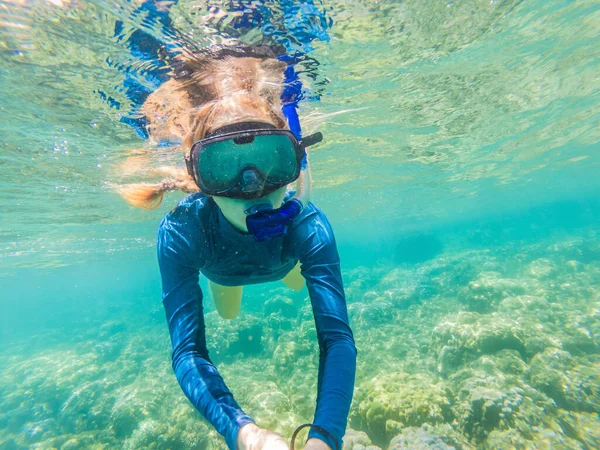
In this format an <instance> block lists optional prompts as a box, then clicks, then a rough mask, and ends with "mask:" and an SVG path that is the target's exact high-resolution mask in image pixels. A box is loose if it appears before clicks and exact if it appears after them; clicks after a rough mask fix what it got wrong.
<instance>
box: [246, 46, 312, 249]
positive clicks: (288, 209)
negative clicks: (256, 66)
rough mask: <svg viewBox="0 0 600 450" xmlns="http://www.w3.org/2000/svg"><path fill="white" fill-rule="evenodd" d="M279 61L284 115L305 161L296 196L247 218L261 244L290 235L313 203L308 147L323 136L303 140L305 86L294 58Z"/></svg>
mask: <svg viewBox="0 0 600 450" xmlns="http://www.w3.org/2000/svg"><path fill="white" fill-rule="evenodd" d="M278 59H280V60H281V61H286V62H288V67H287V69H286V70H285V72H284V75H285V81H284V83H285V84H284V88H283V92H282V93H281V101H282V105H283V106H282V107H281V109H282V111H283V114H284V116H285V118H286V119H287V122H288V126H289V127H290V131H291V132H292V133H294V135H295V136H296V139H298V141H299V142H300V143H301V144H302V146H303V147H304V158H303V159H302V165H301V169H300V175H299V176H298V180H297V181H296V193H295V194H294V196H293V197H292V198H291V199H290V200H288V201H287V202H285V203H284V204H283V205H281V207H279V208H277V209H266V210H261V211H257V212H255V213H254V214H251V215H249V216H247V217H246V227H247V228H248V232H250V233H251V234H252V235H253V236H254V237H255V239H256V240H257V241H259V242H262V241H266V240H269V239H273V238H275V237H279V236H283V235H285V234H286V232H287V226H288V225H289V224H290V222H291V221H292V220H294V218H296V217H297V216H298V215H299V214H300V213H301V212H302V210H303V209H304V207H305V206H306V205H307V204H308V202H309V201H310V196H311V194H312V178H311V175H310V166H309V164H308V155H307V154H306V147H308V146H310V145H313V144H316V143H318V142H321V141H322V140H323V135H322V134H321V133H315V134H312V135H310V136H307V137H306V138H305V139H302V129H301V127H300V119H299V118H298V111H297V107H298V101H299V100H300V98H301V97H302V83H301V81H300V80H299V79H298V74H296V71H295V70H294V67H293V65H292V64H291V63H290V61H292V62H293V60H292V58H290V57H289V56H287V55H282V56H280V57H279V58H278Z"/></svg>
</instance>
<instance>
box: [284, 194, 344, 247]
mask: <svg viewBox="0 0 600 450" xmlns="http://www.w3.org/2000/svg"><path fill="white" fill-rule="evenodd" d="M288 234H289V238H290V242H289V244H290V245H292V247H293V248H295V249H296V251H297V252H299V254H298V256H299V257H300V258H302V257H303V256H306V255H308V254H315V253H319V254H323V253H324V252H325V253H331V256H332V257H334V259H336V258H337V250H336V242H335V236H334V233H333V229H332V227H331V224H330V223H329V220H328V219H327V216H326V215H325V213H324V212H323V211H321V210H320V209H319V208H317V207H316V206H315V205H314V204H312V203H310V202H309V203H308V205H306V207H305V208H304V209H303V210H302V212H301V213H300V214H299V215H298V217H296V218H295V219H294V221H293V222H292V225H291V227H290V229H289V231H288Z"/></svg>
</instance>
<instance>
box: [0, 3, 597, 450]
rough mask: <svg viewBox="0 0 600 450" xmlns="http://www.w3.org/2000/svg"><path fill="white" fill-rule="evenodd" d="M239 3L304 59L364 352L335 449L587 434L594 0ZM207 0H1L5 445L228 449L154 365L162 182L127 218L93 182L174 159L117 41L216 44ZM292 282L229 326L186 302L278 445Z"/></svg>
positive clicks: (253, 301) (304, 411) (321, 201)
mask: <svg viewBox="0 0 600 450" xmlns="http://www.w3.org/2000/svg"><path fill="white" fill-rule="evenodd" d="M256 3H257V4H258V3H260V4H262V5H266V6H265V7H267V8H268V9H269V10H270V11H272V16H271V20H272V24H274V25H273V26H274V27H275V29H277V27H280V28H279V29H277V30H279V31H277V32H276V33H275V35H274V36H275V37H274V39H275V40H277V41H278V42H280V43H281V42H283V43H284V44H285V45H286V46H287V49H288V51H291V50H297V51H302V52H304V53H306V54H307V55H308V56H309V57H310V58H312V59H309V60H307V62H305V63H303V64H300V65H299V66H298V69H299V71H300V72H301V79H302V80H303V82H304V86H305V88H306V92H305V96H306V98H305V99H304V100H303V101H302V102H301V103H300V117H301V120H302V121H303V124H304V127H305V130H306V131H307V132H311V131H313V130H314V131H316V130H319V131H322V132H323V134H324V136H325V141H324V143H323V144H322V145H320V146H318V147H315V149H314V150H313V151H312V152H311V166H312V170H313V181H314V186H313V201H314V203H315V204H316V205H318V206H319V207H320V208H321V209H322V210H323V211H324V212H325V213H326V214H327V216H328V217H329V219H330V221H331V223H332V226H333V228H334V230H335V233H336V239H337V242H338V247H339V251H340V256H341V260H342V273H343V277H344V284H345V290H346V297H347V303H348V310H349V315H350V320H351V325H352V327H353V331H354V334H355V338H356V343H357V347H358V351H359V355H358V367H357V379H356V389H355V395H354V401H353V405H352V409H351V411H350V416H349V424H348V431H347V435H346V438H345V447H344V448H345V449H353V450H359V449H361V448H363V447H360V445H362V446H364V447H366V446H368V445H375V446H378V447H380V448H382V449H386V448H388V447H391V448H397V449H416V448H419V449H421V448H425V449H434V448H435V449H440V448H442V449H443V448H450V447H454V448H465V449H471V448H484V449H500V448H507V449H509V448H525V449H538V448H560V449H593V448H598V447H599V446H600V431H599V430H600V420H599V418H598V414H599V413H600V341H599V338H598V336H600V297H599V294H598V292H600V289H599V286H600V240H599V224H600V195H599V193H600V185H599V182H598V177H597V174H598V171H599V156H598V155H599V154H600V153H599V150H600V144H599V143H600V133H599V130H600V126H599V125H600V78H599V77H598V73H600V54H599V53H598V49H599V48H600V7H599V6H598V5H597V4H596V3H597V2H594V1H592V0H587V1H578V2H559V1H549V2H541V1H535V0H522V1H492V2H479V1H475V0H472V1H461V2H447V1H444V2H428V3H424V2H418V1H404V2H393V1H379V2H371V1H366V0H365V1H347V0H333V1H325V0H324V1H323V2H322V3H321V2H315V3H314V5H313V3H311V2H298V3H294V2H287V1H286V2H281V3H280V2H264V3H263V2H256ZM210 5H212V9H211V8H210V7H209V6H210ZM210 5H209V4H208V3H206V2H192V1H180V2H178V3H177V4H176V5H175V6H173V7H172V8H171V9H170V12H169V14H168V16H169V17H170V19H169V20H170V21H171V25H170V26H171V27H174V28H176V29H177V30H178V33H179V34H173V33H172V31H170V30H171V29H170V28H169V27H166V26H164V24H163V23H162V22H160V21H154V22H153V21H150V20H148V19H147V18H146V19H144V17H145V16H144V14H142V15H136V14H135V13H134V11H135V10H136V8H137V7H138V6H139V3H137V2H127V1H124V0H117V1H114V2H110V3H109V2H100V1H85V2H84V1H66V0H60V1H59V0H56V1H45V0H35V1H34V0H30V1H17V0H4V1H0V58H2V65H1V67H0V87H1V89H0V129H1V137H0V142H1V143H2V148H1V150H0V189H1V190H2V196H1V197H0V282H1V284H2V287H3V288H4V289H3V292H4V295H3V296H2V298H1V299H0V449H2V450H5V449H23V448H39V449H46V448H47V449H50V448H58V449H83V448H86V449H88V448H97V449H101V448H102V449H109V448H123V449H142V448H156V449H224V448H225V444H224V441H223V439H222V438H221V437H220V436H218V435H217V434H216V433H215V431H214V430H213V429H212V428H211V427H210V425H209V424H207V423H206V422H205V421H204V420H203V419H202V418H201V416H200V415H199V414H198V413H197V412H196V411H195V410H194V409H193V407H192V406H191V405H190V404H189V402H188V401H187V399H186V398H185V397H184V396H183V394H182V392H181V390H180V388H179V386H178V385H177V381H176V379H175V377H174V375H173V373H172V369H171V367H170V342H169V336H168V330H167V327H166V322H165V318H164V312H163V310H162V305H161V302H160V278H159V272H158V266H157V263H156V258H155V253H156V250H155V236H156V229H157V226H158V223H159V221H160V220H161V218H162V217H163V216H164V215H165V214H166V213H167V212H168V211H169V210H170V209H171V208H172V207H173V206H174V205H175V204H176V203H177V201H179V200H180V199H181V198H182V196H183V194H181V193H170V194H168V195H167V197H166V198H165V200H164V202H163V204H162V205H161V207H160V208H159V209H158V210H155V211H143V210H137V209H134V208H131V207H130V206H128V205H127V204H126V203H125V202H124V201H123V200H122V199H121V198H120V196H119V195H118V194H117V193H116V192H115V190H114V188H113V186H114V185H115V184H122V183H128V182H135V181H143V180H142V179H141V178H136V177H135V176H129V177H128V175H126V174H125V175H124V174H123V173H122V171H121V167H122V163H123V162H124V161H125V160H126V159H127V158H128V157H130V156H131V154H132V152H133V151H136V150H140V149H146V151H147V154H149V155H151V157H150V158H149V159H148V160H147V161H146V162H147V163H148V164H150V165H151V166H160V165H165V164H179V165H180V166H181V164H182V161H181V158H180V155H179V154H178V153H176V152H170V151H167V150H160V149H156V148H155V147H151V146H149V145H148V144H147V143H145V142H144V141H143V140H141V139H140V138H139V136H138V134H137V133H136V131H135V130H134V129H133V128H132V127H131V126H129V125H128V123H125V122H126V121H125V122H124V121H123V117H135V114H136V111H137V109H136V108H137V106H139V105H136V103H135V101H134V99H132V98H131V96H130V95H128V91H127V90H126V88H125V87H126V86H127V85H128V81H127V80H130V81H129V82H131V80H132V79H133V80H134V81H135V82H136V83H141V84H142V85H143V86H145V88H147V89H148V90H149V91H151V90H152V89H154V88H156V86H157V85H158V84H159V82H160V80H158V79H156V77H155V76H154V77H153V76H151V74H156V73H157V72H156V70H159V71H160V67H158V66H157V64H158V63H157V61H155V60H144V59H142V58H141V57H140V55H138V54H135V52H134V53H133V54H132V51H131V49H130V48H128V38H129V37H130V36H131V35H132V34H133V33H134V32H135V30H144V31H145V32H147V33H149V34H150V35H152V36H155V37H156V38H158V39H161V40H164V41H166V42H168V43H169V45H176V44H178V43H180V42H182V41H186V42H193V43H194V44H195V45H197V46H199V47H203V46H206V45H208V44H214V43H219V42H226V41H227V39H230V38H231V36H232V32H231V29H230V28H229V27H230V25H231V24H233V23H234V21H235V17H236V16H235V14H231V10H228V8H231V5H229V6H228V5H227V3H226V2H223V3H218V2H213V3H210ZM282 5H283V6H282ZM298 5H305V7H306V8H309V6H310V5H313V6H314V8H316V10H313V9H311V8H309V10H308V13H310V14H313V13H314V14H315V17H321V18H323V20H324V21H323V22H320V21H317V22H314V23H315V24H316V25H315V26H314V29H309V30H308V31H309V32H312V33H313V34H315V35H316V37H315V38H314V39H312V40H310V39H305V35H304V34H302V33H301V32H300V31H298V29H296V28H293V27H294V23H295V22H294V21H293V20H292V19H293V18H294V17H295V16H293V15H291V14H289V13H288V14H287V15H286V13H285V11H286V9H285V8H292V9H293V7H297V6H298ZM307 5H308V6H307ZM215 11H217V12H219V11H220V12H223V19H222V20H220V21H219V19H218V17H217V15H214V13H215ZM211 14H213V15H211ZM285 20H288V22H285ZM118 21H121V22H123V31H122V33H121V34H120V35H115V24H116V23H117V22H118ZM284 22H285V23H287V24H288V25H289V26H288V25H286V26H288V28H285V26H283V25H281V24H282V23H284ZM281 27H283V28H281ZM269 29H271V28H269ZM292 29H293V30H294V31H293V32H292V31H290V30H292ZM301 31H302V30H301ZM304 31H306V30H304ZM294 33H295V34H294ZM260 36H261V35H260V34H252V33H248V34H245V35H244V36H243V37H242V41H244V42H250V43H255V42H256V41H257V40H259V38H260ZM313 62H315V63H313ZM111 99H112V100H111ZM117 104H118V108H117V107H116V105H117ZM201 286H202V287H203V289H204V290H205V292H208V290H207V289H206V287H207V286H206V280H201ZM307 296H308V294H307V291H306V290H304V291H302V292H300V293H294V292H291V291H290V290H288V289H287V288H286V287H285V286H284V285H283V284H281V283H270V284H267V285H257V286H250V287H247V288H246V289H245V292H244V300H243V305H242V311H241V314H240V317H238V318H237V319H235V320H233V321H225V320H223V319H220V318H219V316H218V314H217V313H216V311H215V309H214V306H213V304H212V300H210V298H209V297H208V296H207V299H206V301H205V308H206V318H207V330H208V339H209V349H210V350H211V355H212V356H213V358H214V362H215V363H216V364H217V366H218V367H219V371H220V372H221V374H222V375H223V376H224V378H225V379H226V381H227V383H228V385H229V386H230V387H231V389H232V392H233V393H234V395H235V397H236V399H237V401H238V402H239V403H240V404H241V405H242V406H243V407H244V409H245V410H246V411H247V412H248V413H249V414H250V415H251V416H252V417H254V418H255V419H256V420H257V423H259V424H260V425H261V426H263V427H265V428H269V429H272V430H274V431H276V432H278V433H281V434H282V435H283V436H284V437H285V438H286V439H289V438H290V436H291V433H292V431H293V430H294V428H295V427H296V426H297V425H299V424H301V423H304V422H307V421H310V420H311V419H312V414H313V413H314V400H315V395H316V374H317V362H318V359H317V348H316V336H315V332H314V325H313V321H312V315H311V311H310V307H309V303H308V298H307ZM250 337H251V338H252V339H250Z"/></svg>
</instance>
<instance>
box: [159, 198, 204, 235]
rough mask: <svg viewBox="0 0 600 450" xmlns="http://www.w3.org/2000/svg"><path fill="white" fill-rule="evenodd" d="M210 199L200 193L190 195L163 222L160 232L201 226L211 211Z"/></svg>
mask: <svg viewBox="0 0 600 450" xmlns="http://www.w3.org/2000/svg"><path fill="white" fill-rule="evenodd" d="M209 200H210V198H209V197H207V196H206V195H204V194H201V193H199V192H197V193H194V194H191V195H188V196H187V197H186V198H184V199H183V200H181V201H180V202H179V203H178V204H177V206H176V207H175V208H173V209H172V210H171V212H169V214H167V215H166V216H165V217H164V219H163V220H162V221H161V223H160V226H159V232H161V231H162V232H164V231H169V230H175V229H184V228H189V227H190V226H191V227H193V226H194V225H199V223H200V222H201V221H202V219H203V216H206V215H207V214H208V212H209V210H210V209H211V206H212V205H211V202H209Z"/></svg>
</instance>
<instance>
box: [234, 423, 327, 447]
mask: <svg viewBox="0 0 600 450" xmlns="http://www.w3.org/2000/svg"><path fill="white" fill-rule="evenodd" d="M237 448H238V450H289V447H288V445H287V443H286V442H285V441H284V439H283V438H282V437H281V436H280V435H278V434H277V433H273V432H272V431H269V430H265V429H263V428H260V427H258V426H257V425H255V424H253V423H249V424H247V425H244V426H243V427H242V428H240V431H239V432H238V437H237ZM314 450H316V449H314Z"/></svg>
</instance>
